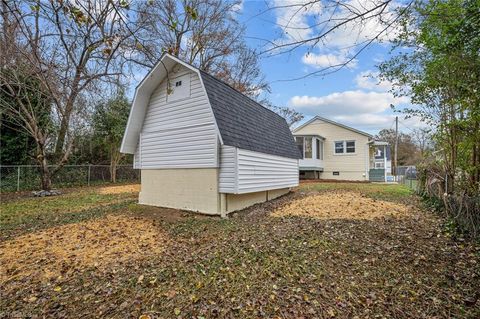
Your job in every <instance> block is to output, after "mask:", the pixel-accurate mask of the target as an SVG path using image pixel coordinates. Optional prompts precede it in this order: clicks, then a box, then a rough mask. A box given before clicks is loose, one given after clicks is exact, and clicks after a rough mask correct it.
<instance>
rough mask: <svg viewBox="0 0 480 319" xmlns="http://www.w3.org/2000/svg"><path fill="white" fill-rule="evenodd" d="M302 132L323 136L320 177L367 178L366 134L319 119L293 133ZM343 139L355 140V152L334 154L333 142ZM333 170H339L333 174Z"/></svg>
mask: <svg viewBox="0 0 480 319" xmlns="http://www.w3.org/2000/svg"><path fill="white" fill-rule="evenodd" d="M302 134H306V135H307V134H318V135H321V136H323V137H324V138H325V141H324V146H323V151H324V154H323V172H321V173H320V178H323V179H338V180H358V181H363V180H368V147H367V143H368V141H369V138H368V136H366V135H362V134H359V133H357V132H354V131H352V130H349V129H346V128H343V127H341V126H338V125H335V124H332V123H328V122H325V121H322V120H319V119H317V120H315V121H313V122H312V123H310V124H309V125H306V126H304V127H302V128H300V129H298V130H296V131H295V133H294V135H302ZM344 140H355V154H339V155H337V154H334V150H335V148H334V142H335V141H344ZM333 172H339V173H340V175H333Z"/></svg>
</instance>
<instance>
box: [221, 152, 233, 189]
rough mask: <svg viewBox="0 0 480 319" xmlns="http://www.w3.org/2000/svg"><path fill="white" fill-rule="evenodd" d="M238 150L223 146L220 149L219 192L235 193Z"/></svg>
mask: <svg viewBox="0 0 480 319" xmlns="http://www.w3.org/2000/svg"><path fill="white" fill-rule="evenodd" d="M236 158H237V148H236V147H233V146H228V145H222V147H221V148H220V173H219V192H220V193H235V190H236V178H237V167H236V165H237V161H236Z"/></svg>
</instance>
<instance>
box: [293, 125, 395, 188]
mask: <svg viewBox="0 0 480 319" xmlns="http://www.w3.org/2000/svg"><path fill="white" fill-rule="evenodd" d="M293 135H294V136H295V140H296V143H297V147H298V148H299V150H300V152H301V153H302V159H300V177H301V178H317V179H318V178H320V179H336V180H352V181H369V180H370V181H387V180H388V176H389V175H391V160H390V146H389V145H388V143H386V142H380V141H375V140H374V139H373V136H372V135H370V134H368V133H365V132H362V131H360V130H357V129H354V128H352V127H349V126H346V125H343V124H340V123H337V122H334V121H332V120H329V119H326V118H324V117H320V116H315V117H314V118H312V119H311V120H309V121H307V122H306V123H305V124H303V125H301V126H299V127H297V128H296V129H294V130H293Z"/></svg>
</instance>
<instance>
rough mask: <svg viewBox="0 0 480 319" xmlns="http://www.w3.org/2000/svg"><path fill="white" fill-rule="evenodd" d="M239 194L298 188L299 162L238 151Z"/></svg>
mask: <svg viewBox="0 0 480 319" xmlns="http://www.w3.org/2000/svg"><path fill="white" fill-rule="evenodd" d="M237 170H238V173H237V174H238V177H237V178H238V182H237V183H238V185H237V193H239V194H242V193H250V192H258V191H264V190H269V189H279V188H287V187H294V186H298V160H297V159H292V158H286V157H281V156H275V155H269V154H264V153H258V152H252V151H247V150H243V149H237Z"/></svg>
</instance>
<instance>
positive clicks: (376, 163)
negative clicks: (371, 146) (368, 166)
mask: <svg viewBox="0 0 480 319" xmlns="http://www.w3.org/2000/svg"><path fill="white" fill-rule="evenodd" d="M375 168H385V163H384V162H375Z"/></svg>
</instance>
